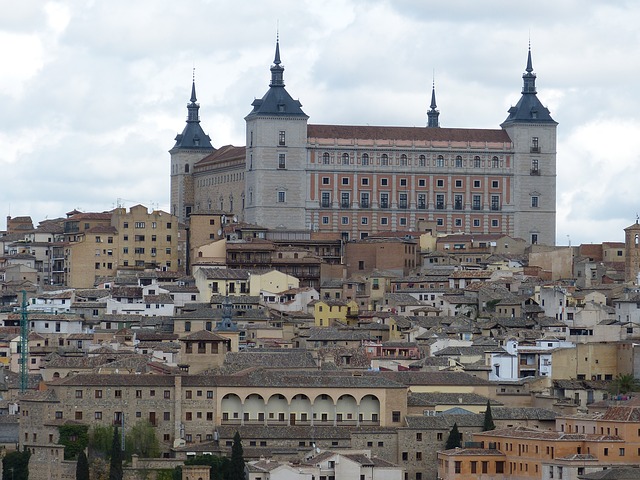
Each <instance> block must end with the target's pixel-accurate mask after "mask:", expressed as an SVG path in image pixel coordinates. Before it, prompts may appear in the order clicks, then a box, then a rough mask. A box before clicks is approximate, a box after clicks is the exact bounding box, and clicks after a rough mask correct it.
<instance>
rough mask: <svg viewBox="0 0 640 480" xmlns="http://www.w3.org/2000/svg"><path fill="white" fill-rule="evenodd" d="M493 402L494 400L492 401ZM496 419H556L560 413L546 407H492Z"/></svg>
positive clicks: (492, 413)
mask: <svg viewBox="0 0 640 480" xmlns="http://www.w3.org/2000/svg"><path fill="white" fill-rule="evenodd" d="M492 403H493V402H492ZM491 415H492V416H493V419H494V420H550V421H553V420H555V419H556V417H557V416H558V414H557V413H556V412H554V411H553V410H547V409H546V408H533V407H521V408H516V407H494V406H492V407H491Z"/></svg>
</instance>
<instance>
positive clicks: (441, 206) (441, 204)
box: [436, 193, 445, 210]
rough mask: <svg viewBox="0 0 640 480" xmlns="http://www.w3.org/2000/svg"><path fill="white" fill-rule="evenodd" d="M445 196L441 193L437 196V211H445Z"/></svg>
mask: <svg viewBox="0 0 640 480" xmlns="http://www.w3.org/2000/svg"><path fill="white" fill-rule="evenodd" d="M444 206H445V203H444V194H442V193H439V194H437V195H436V209H437V210H444Z"/></svg>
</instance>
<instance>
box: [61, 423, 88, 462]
mask: <svg viewBox="0 0 640 480" xmlns="http://www.w3.org/2000/svg"><path fill="white" fill-rule="evenodd" d="M88 431H89V427H88V426H87V425H73V424H67V425H60V426H59V427H58V432H59V434H60V438H59V440H58V443H60V445H64V459H65V460H74V459H76V458H78V454H79V453H80V452H81V451H83V450H84V449H85V448H87V444H88V443H89V434H88Z"/></svg>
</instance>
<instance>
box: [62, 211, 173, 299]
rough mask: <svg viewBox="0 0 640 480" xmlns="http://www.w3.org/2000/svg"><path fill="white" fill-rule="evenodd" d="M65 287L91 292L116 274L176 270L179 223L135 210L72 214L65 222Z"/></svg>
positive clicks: (162, 214)
mask: <svg viewBox="0 0 640 480" xmlns="http://www.w3.org/2000/svg"><path fill="white" fill-rule="evenodd" d="M64 232H65V243H66V246H65V265H64V268H65V272H66V273H65V284H66V286H69V287H74V288H90V287H93V285H94V283H95V280H96V278H98V277H105V276H112V275H115V274H116V272H117V270H118V269H122V268H125V269H139V270H142V269H144V268H161V269H165V270H177V269H178V268H179V267H180V265H179V264H178V263H179V262H178V248H177V244H178V223H177V219H176V217H174V216H173V215H170V214H168V213H166V212H163V211H160V210H154V211H152V212H151V213H149V211H148V210H147V208H146V207H144V206H142V205H136V206H134V207H131V208H130V209H129V211H127V209H126V208H116V209H114V210H112V211H110V212H102V213H75V212H71V215H70V216H69V217H68V218H67V219H66V220H65V222H64Z"/></svg>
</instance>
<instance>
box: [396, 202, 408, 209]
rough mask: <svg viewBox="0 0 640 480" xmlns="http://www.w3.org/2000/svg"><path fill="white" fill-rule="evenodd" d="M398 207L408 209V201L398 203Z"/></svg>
mask: <svg viewBox="0 0 640 480" xmlns="http://www.w3.org/2000/svg"><path fill="white" fill-rule="evenodd" d="M398 208H401V209H403V210H406V209H407V208H408V206H407V202H400V203H399V204H398Z"/></svg>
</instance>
